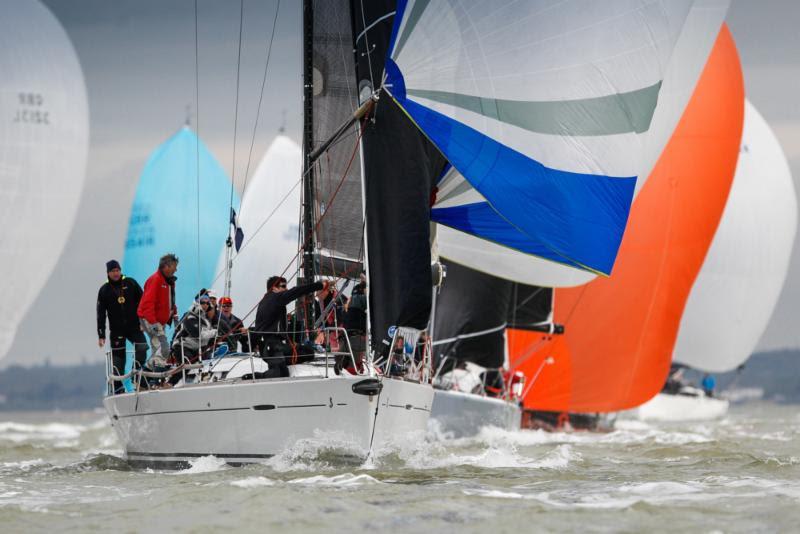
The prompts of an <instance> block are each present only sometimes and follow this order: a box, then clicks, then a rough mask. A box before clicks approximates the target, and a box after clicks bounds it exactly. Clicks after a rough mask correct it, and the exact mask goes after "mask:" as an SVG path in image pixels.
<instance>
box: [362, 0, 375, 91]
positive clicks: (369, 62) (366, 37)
mask: <svg viewBox="0 0 800 534" xmlns="http://www.w3.org/2000/svg"><path fill="white" fill-rule="evenodd" d="M361 24H362V26H363V27H364V28H366V27H367V20H366V18H365V17H364V0H361ZM368 33H369V32H367V33H364V44H365V45H366V47H367V66H368V67H369V83H370V90H371V91H374V90H375V80H374V79H373V77H372V56H371V55H370V49H369V35H368Z"/></svg>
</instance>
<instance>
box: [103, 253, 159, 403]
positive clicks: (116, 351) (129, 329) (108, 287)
mask: <svg viewBox="0 0 800 534" xmlns="http://www.w3.org/2000/svg"><path fill="white" fill-rule="evenodd" d="M106 273H107V275H108V279H107V280H106V282H105V283H104V284H103V285H102V286H100V291H98V292H97V336H98V341H97V344H98V345H99V346H100V347H104V346H105V344H106V319H108V325H109V327H110V328H109V330H110V336H111V361H112V364H113V366H114V371H115V374H117V375H122V374H124V373H125V365H126V352H125V341H126V340H127V341H130V342H131V343H133V347H134V349H135V351H136V363H137V365H138V366H139V367H141V366H143V365H144V362H145V361H146V360H147V340H146V339H145V338H144V334H143V333H142V330H141V328H140V327H139V317H138V316H137V313H136V310H137V308H138V307H139V301H140V300H141V298H142V288H141V287H139V284H138V283H137V282H136V280H134V279H133V278H129V277H127V276H123V274H122V269H121V268H120V265H119V262H118V261H117V260H111V261H109V262H108V263H106ZM114 391H115V392H116V393H120V392H122V391H124V389H123V386H122V382H116V383H115V385H114Z"/></svg>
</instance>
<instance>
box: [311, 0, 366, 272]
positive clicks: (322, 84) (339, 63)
mask: <svg viewBox="0 0 800 534" xmlns="http://www.w3.org/2000/svg"><path fill="white" fill-rule="evenodd" d="M310 1H311V2H312V7H313V35H312V46H313V68H314V73H313V97H312V103H313V116H314V127H313V141H312V143H313V146H312V147H311V148H312V149H314V148H317V147H318V146H319V145H321V144H322V143H324V142H325V141H327V140H328V139H329V138H330V137H331V136H332V135H333V134H334V133H335V132H336V131H337V130H338V129H339V127H340V126H341V125H342V124H343V123H344V122H345V121H347V120H348V119H349V118H350V117H351V116H352V114H353V111H355V109H356V108H357V107H358V89H357V87H356V75H355V69H356V66H355V56H354V55H353V29H352V27H351V20H352V19H351V15H350V0H310ZM357 132H358V125H355V126H353V127H352V128H350V129H349V130H348V131H347V132H346V133H345V135H344V136H342V138H340V140H338V141H337V142H336V143H334V144H333V145H331V147H330V148H329V149H328V150H327V151H326V152H325V153H324V154H323V155H322V156H321V157H320V158H319V159H318V160H317V162H316V165H315V169H314V173H315V188H316V191H315V197H316V206H315V208H316V217H317V220H320V222H319V225H318V228H317V232H316V237H317V244H318V246H319V247H320V248H321V249H322V251H323V255H324V256H325V257H334V258H344V259H348V260H358V259H359V257H360V254H361V251H362V238H363V235H362V231H363V214H362V205H361V172H360V165H359V160H358V153H357V146H358V145H357ZM320 218H321V219H320ZM319 261H320V265H319V266H318V269H317V272H324V273H326V274H348V275H351V276H357V275H358V274H359V273H358V272H348V273H344V272H342V271H339V270H337V268H336V264H335V263H334V260H326V259H321V260H319Z"/></svg>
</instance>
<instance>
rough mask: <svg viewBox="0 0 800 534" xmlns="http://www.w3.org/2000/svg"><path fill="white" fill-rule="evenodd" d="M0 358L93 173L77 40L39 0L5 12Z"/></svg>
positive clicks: (0, 107) (13, 3)
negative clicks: (74, 43)
mask: <svg viewBox="0 0 800 534" xmlns="http://www.w3.org/2000/svg"><path fill="white" fill-rule="evenodd" d="M0 116H2V121H1V123H0V185H1V187H0V196H2V204H3V209H2V213H0V228H2V231H0V263H2V265H3V282H2V291H3V299H2V303H0V318H2V320H1V321H0V325H2V326H0V358H2V357H3V356H5V354H6V352H7V351H8V349H9V347H10V346H11V343H12V342H13V340H14V335H15V334H16V331H17V326H18V323H19V321H21V320H22V319H23V317H25V313H26V312H27V311H28V309H29V308H30V306H31V304H33V302H34V300H35V299H36V297H37V295H38V294H39V292H40V291H41V289H42V287H43V286H44V284H45V283H46V282H47V279H48V277H49V276H50V273H51V272H52V271H53V268H54V267H55V265H56V263H57V262H58V259H59V257H60V255H61V251H62V250H63V249H64V245H65V244H66V241H67V237H68V236H69V233H70V231H71V230H72V225H73V223H74V221H75V215H76V213H77V209H78V203H79V201H80V196H81V192H82V191H83V183H84V180H85V177H86V159H87V155H88V148H89V110H88V103H87V98H86V86H85V84H84V79H83V71H82V70H81V66H80V63H79V62H78V57H77V55H76V54H75V49H74V48H73V46H72V43H71V42H70V40H69V37H68V36H67V34H66V32H65V31H64V28H63V27H61V25H60V24H59V22H58V21H57V20H56V18H55V17H54V16H53V14H52V13H50V11H49V10H48V9H47V8H46V7H45V6H43V5H42V4H41V3H40V2H38V1H36V0H8V1H6V2H4V3H3V14H2V16H0Z"/></svg>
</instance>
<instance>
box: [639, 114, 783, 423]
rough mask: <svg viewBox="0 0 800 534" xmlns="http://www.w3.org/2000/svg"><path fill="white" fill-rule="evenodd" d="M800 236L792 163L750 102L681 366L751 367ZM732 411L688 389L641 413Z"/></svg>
mask: <svg viewBox="0 0 800 534" xmlns="http://www.w3.org/2000/svg"><path fill="white" fill-rule="evenodd" d="M796 233H797V196H796V193H795V189H794V185H793V182H792V176H791V172H790V170H789V163H788V161H787V160H786V156H785V155H784V153H783V151H782V150H781V146H780V143H779V142H778V139H777V138H776V137H775V134H774V133H773V132H772V130H771V129H770V127H769V125H768V124H767V122H766V121H765V120H764V118H763V117H762V116H761V115H760V114H759V113H758V111H757V110H756V109H755V107H753V105H752V104H751V103H750V102H749V101H746V102H745V115H744V129H743V131H742V143H741V150H740V152H739V160H738V163H737V165H736V175H735V176H734V179H733V184H732V186H731V191H730V194H729V196H728V202H727V203H726V205H725V210H724V212H723V214H722V219H721V220H720V224H719V227H718V228H717V231H716V233H715V234H714V240H713V241H712V243H711V246H710V247H709V249H708V254H707V256H706V258H705V261H704V262H703V266H702V268H701V269H700V273H699V274H698V276H697V279H696V280H695V283H694V285H693V286H692V290H691V292H690V293H689V298H688V300H687V301H686V308H685V309H684V310H683V316H682V317H681V323H680V329H679V331H678V339H677V341H676V342H675V353H674V356H673V361H674V362H675V363H678V364H682V365H685V366H688V367H691V368H693V369H697V370H700V371H704V372H709V373H710V372H714V373H722V372H727V371H733V370H734V369H736V368H737V367H739V366H740V365H742V364H744V362H745V361H747V359H748V358H749V357H750V355H751V354H752V353H753V350H754V349H755V347H756V344H757V343H758V341H759V339H760V338H761V335H762V334H763V333H764V330H765V329H766V327H767V324H768V323H769V320H770V317H771V316H772V312H773V311H774V309H775V305H776V304H777V302H778V297H779V296H780V293H781V289H782V288H783V284H784V281H785V280H786V275H787V272H788V270H789V259H790V258H791V251H792V245H793V244H794V238H795V234H796ZM681 393H682V394H681ZM690 393H691V394H690ZM727 407H728V401H727V400H725V399H719V398H709V397H707V396H706V395H705V393H704V392H703V391H702V390H700V389H698V388H684V389H683V390H682V391H681V392H680V393H679V394H677V395H667V394H664V393H660V394H658V395H656V397H654V398H653V399H652V400H650V401H648V402H647V403H645V404H644V405H642V406H640V407H639V409H638V415H639V417H641V418H644V419H657V420H670V421H676V420H700V419H713V418H718V417H721V416H723V415H724V414H725V413H726V411H727Z"/></svg>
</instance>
